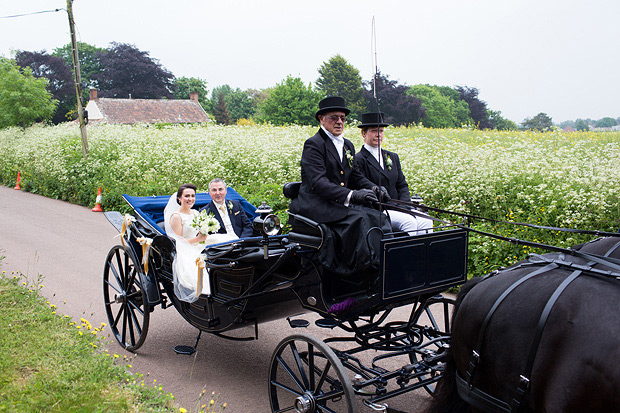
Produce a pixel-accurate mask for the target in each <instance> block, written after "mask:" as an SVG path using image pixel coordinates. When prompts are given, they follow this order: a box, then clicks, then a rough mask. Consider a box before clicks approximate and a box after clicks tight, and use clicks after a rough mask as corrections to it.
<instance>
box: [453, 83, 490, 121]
mask: <svg viewBox="0 0 620 413" xmlns="http://www.w3.org/2000/svg"><path fill="white" fill-rule="evenodd" d="M456 91H457V92H459V94H460V95H461V99H462V100H463V101H465V102H466V103H467V105H468V106H469V116H471V118H472V120H473V121H474V125H476V126H477V127H478V128H480V129H490V128H492V127H493V125H491V122H490V121H489V112H488V110H487V104H486V102H484V101H482V100H480V99H478V89H476V88H475V87H472V88H470V87H467V86H457V87H456Z"/></svg>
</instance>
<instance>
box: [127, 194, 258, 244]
mask: <svg viewBox="0 0 620 413" xmlns="http://www.w3.org/2000/svg"><path fill="white" fill-rule="evenodd" d="M123 199H124V200H125V201H126V202H127V203H128V204H129V205H130V206H131V207H132V208H133V210H134V212H135V213H136V214H138V215H139V216H140V217H141V218H143V219H144V220H145V221H146V222H147V223H148V224H149V225H150V226H151V227H153V229H154V230H155V231H157V232H158V233H160V234H162V235H165V234H166V232H165V231H164V208H165V207H166V204H167V203H168V200H169V199H170V195H153V196H130V195H126V194H124V195H123ZM226 199H230V200H233V201H239V202H240V203H241V206H242V207H243V210H244V211H245V213H246V214H247V216H248V218H249V220H250V221H253V220H254V218H256V216H258V214H257V213H256V207H255V206H254V205H252V204H250V203H249V202H248V201H246V200H245V198H243V197H242V196H241V195H239V193H238V192H237V191H235V190H234V189H233V188H230V187H229V188H228V189H227V192H226ZM209 202H211V196H210V195H209V194H208V193H204V192H200V193H197V194H196V203H195V204H194V207H193V208H194V209H196V210H199V209H200V208H202V207H203V206H205V205H207V204H208V203H209Z"/></svg>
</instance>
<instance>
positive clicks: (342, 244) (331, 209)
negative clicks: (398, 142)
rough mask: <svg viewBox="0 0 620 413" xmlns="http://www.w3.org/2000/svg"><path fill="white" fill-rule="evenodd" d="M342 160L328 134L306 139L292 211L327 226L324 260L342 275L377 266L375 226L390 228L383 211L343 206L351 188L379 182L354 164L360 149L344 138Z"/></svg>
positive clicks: (321, 257)
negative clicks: (372, 240) (371, 236)
mask: <svg viewBox="0 0 620 413" xmlns="http://www.w3.org/2000/svg"><path fill="white" fill-rule="evenodd" d="M343 155H344V156H343V159H340V157H339V156H338V151H337V150H336V147H335V146H334V144H333V143H332V141H331V139H329V137H328V136H327V134H326V133H325V132H324V131H323V130H322V129H320V130H319V131H318V132H317V133H316V134H315V135H314V136H312V137H311V138H309V139H307V140H306V142H305V143H304V150H303V152H302V155H301V161H300V164H301V187H300V189H299V195H298V196H297V197H296V198H295V199H293V200H292V201H291V204H290V211H291V212H292V213H294V214H299V215H302V216H305V217H308V218H310V219H312V220H313V221H316V222H318V223H320V224H326V225H324V229H325V234H326V235H325V239H324V244H323V247H322V248H321V250H320V252H319V260H320V261H321V264H322V265H323V266H325V267H326V268H327V269H328V270H330V271H332V272H335V273H337V274H341V275H348V274H353V273H356V272H358V271H361V270H363V269H365V268H368V267H369V266H371V265H378V262H379V259H378V256H377V254H376V253H375V252H374V251H377V250H378V245H373V246H372V248H371V246H370V244H369V242H370V241H369V234H370V233H371V228H381V230H382V231H383V233H384V234H386V233H388V232H390V231H391V228H390V224H389V222H388V221H387V219H386V217H385V215H384V214H381V213H379V212H378V211H376V210H374V209H371V208H367V207H365V206H361V205H350V206H348V207H346V206H344V202H345V201H346V199H347V196H348V195H349V192H351V190H355V189H363V188H367V189H372V187H373V186H374V185H373V183H372V182H370V181H369V180H368V179H366V177H364V175H363V174H362V173H361V172H360V170H359V169H358V168H357V167H356V165H355V158H354V156H355V147H354V146H353V144H352V143H351V142H350V141H348V140H347V139H345V140H344V148H343Z"/></svg>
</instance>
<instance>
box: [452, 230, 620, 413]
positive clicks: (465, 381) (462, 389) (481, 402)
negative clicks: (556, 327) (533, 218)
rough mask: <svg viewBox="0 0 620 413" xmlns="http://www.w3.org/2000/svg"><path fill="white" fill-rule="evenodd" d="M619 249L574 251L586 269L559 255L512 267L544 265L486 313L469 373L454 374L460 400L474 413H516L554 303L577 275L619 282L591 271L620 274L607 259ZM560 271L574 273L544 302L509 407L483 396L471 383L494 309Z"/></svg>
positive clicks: (615, 262) (618, 263)
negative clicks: (528, 284)
mask: <svg viewBox="0 0 620 413" xmlns="http://www.w3.org/2000/svg"><path fill="white" fill-rule="evenodd" d="M619 246H620V242H619V243H616V244H615V245H614V246H613V247H612V248H611V249H610V250H609V251H607V252H606V253H605V255H604V256H599V255H594V254H589V253H584V252H580V251H575V254H573V255H577V256H581V257H582V258H586V259H588V260H589V262H588V264H587V265H579V264H576V263H573V262H570V261H565V260H564V259H563V258H562V254H560V255H559V256H558V258H556V259H550V258H547V257H544V256H541V255H537V254H532V256H531V258H530V262H528V263H524V264H521V265H519V266H516V267H513V268H512V269H513V270H514V269H517V268H522V267H524V266H530V265H544V266H543V267H541V268H539V269H537V270H536V271H533V272H531V273H530V274H528V275H526V276H525V277H523V278H521V279H519V280H517V281H515V282H514V283H513V284H512V285H511V286H510V287H508V288H507V289H506V290H505V291H504V292H503V293H502V294H501V295H500V296H499V297H498V298H497V300H496V301H495V303H494V304H493V306H492V307H491V309H490V310H489V312H488V313H487V316H486V317H485V319H484V321H483V323H482V326H481V328H480V331H479V334H478V341H477V344H476V348H475V350H473V351H472V357H471V360H470V362H469V365H468V369H467V372H466V374H465V378H463V377H461V375H460V373H459V372H458V370H457V372H456V385H457V390H458V393H459V395H460V396H461V398H462V399H463V400H465V402H467V403H468V404H470V405H471V406H473V407H475V408H477V409H480V410H483V411H486V412H506V413H509V412H518V411H519V409H520V408H521V406H522V402H523V399H524V397H525V394H526V392H527V390H528V388H529V386H530V376H531V373H532V368H533V366H534V360H535V358H536V353H537V351H538V347H539V345H540V341H541V337H542V333H543V330H544V327H545V324H546V323H547V319H548V318H549V315H550V313H551V310H552V308H553V306H554V305H555V303H556V301H557V300H558V298H559V297H560V295H561V294H562V292H564V290H565V289H566V287H568V285H569V284H570V283H571V282H573V281H574V280H575V279H577V277H578V276H579V275H581V274H584V273H589V274H592V275H598V276H604V277H613V278H616V279H619V280H620V274H619V273H615V272H612V271H604V270H599V269H596V268H593V265H596V264H597V263H602V264H605V265H607V266H608V267H610V268H614V269H615V270H620V260H617V259H614V258H611V257H609V255H610V254H611V253H612V252H613V251H615V250H616V249H617V248H618V247H619ZM561 267H563V268H572V269H574V271H573V272H572V273H571V274H570V275H569V276H568V277H566V279H564V281H562V283H560V285H559V286H558V287H557V288H556V289H555V291H554V292H553V294H552V295H551V297H550V298H549V300H548V301H547V304H546V305H545V307H544V309H543V311H542V313H541V315H540V318H539V320H538V325H537V326H536V332H535V335H534V340H533V342H532V345H531V347H530V351H529V355H528V358H527V363H526V366H525V369H524V371H523V373H522V374H521V375H519V384H518V385H517V388H516V391H515V394H514V397H513V399H512V401H511V402H510V403H507V402H505V401H503V400H499V399H497V398H495V397H493V396H491V395H490V394H488V393H486V392H484V391H483V390H481V389H479V388H477V387H474V385H473V380H474V375H475V372H476V368H477V367H478V364H479V363H480V354H481V351H482V344H483V340H484V335H485V332H486V329H487V327H488V325H489V322H490V321H491V318H492V316H493V314H494V313H495V311H496V310H497V308H498V307H499V305H500V304H501V303H502V301H504V299H505V298H506V297H507V296H508V295H509V294H510V293H511V292H512V291H513V290H514V289H516V288H517V287H518V286H519V285H521V284H523V283H524V282H525V281H527V280H529V279H530V278H532V277H535V276H537V275H540V274H543V273H546V272H548V271H551V270H553V269H556V268H561ZM499 272H500V271H495V272H493V273H491V274H489V275H487V276H486V277H484V278H485V279H486V278H488V277H490V276H494V275H496V274H498V273H499Z"/></svg>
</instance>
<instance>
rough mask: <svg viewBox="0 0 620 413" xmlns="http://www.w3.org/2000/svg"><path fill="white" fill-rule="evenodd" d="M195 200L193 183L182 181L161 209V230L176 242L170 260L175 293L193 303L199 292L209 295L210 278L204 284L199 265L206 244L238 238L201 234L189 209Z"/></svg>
mask: <svg viewBox="0 0 620 413" xmlns="http://www.w3.org/2000/svg"><path fill="white" fill-rule="evenodd" d="M195 202H196V185H193V184H183V185H181V186H180V187H179V190H178V191H177V192H176V193H175V194H172V195H171V196H170V199H169V200H168V204H167V205H166V208H164V229H165V231H166V234H167V235H168V236H170V237H172V238H174V240H175V241H176V250H177V251H176V252H177V253H176V257H175V259H174V262H173V263H172V273H173V276H174V292H175V295H176V296H177V297H178V298H179V299H180V300H183V301H187V302H190V303H191V302H194V301H196V300H197V299H198V297H199V296H200V294H210V293H211V288H210V285H209V281H208V280H209V278H208V276H207V282H206V283H204V286H203V277H202V276H201V275H202V271H201V270H200V268H199V266H198V262H199V261H200V260H199V257H200V255H201V254H202V252H203V251H204V249H205V246H206V245H211V244H218V243H220V242H226V241H231V240H234V239H237V237H236V236H231V235H228V234H209V235H204V234H200V233H199V232H198V230H197V229H195V228H194V227H192V225H191V224H192V221H193V219H194V217H195V216H196V215H198V211H197V210H195V209H192V206H194V203H195Z"/></svg>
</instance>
